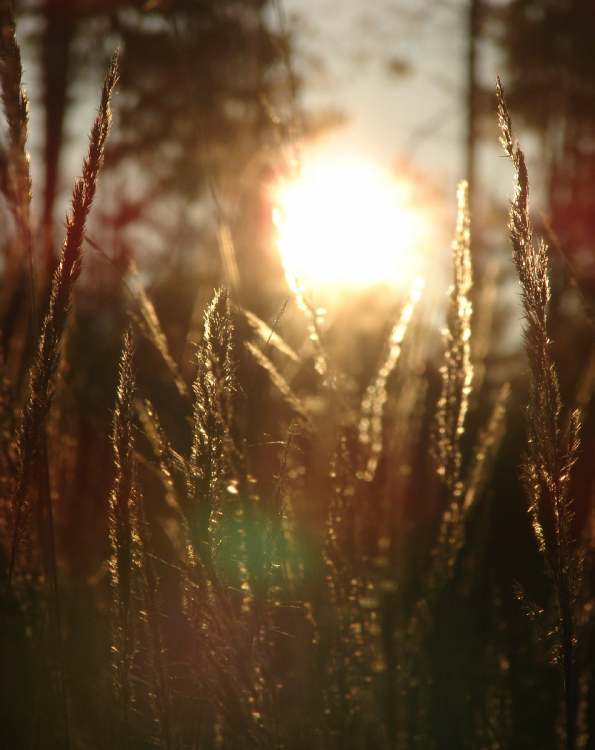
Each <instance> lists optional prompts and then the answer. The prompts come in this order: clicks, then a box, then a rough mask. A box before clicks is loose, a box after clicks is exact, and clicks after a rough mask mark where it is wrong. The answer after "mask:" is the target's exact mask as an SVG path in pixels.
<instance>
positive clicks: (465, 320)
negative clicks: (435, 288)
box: [434, 181, 473, 497]
mask: <svg viewBox="0 0 595 750" xmlns="http://www.w3.org/2000/svg"><path fill="white" fill-rule="evenodd" d="M468 200H469V199H468V186H467V183H466V182H465V181H462V182H461V183H460V184H459V187H458V190H457V205H458V211H457V226H456V234H455V239H454V242H453V246H452V260H453V272H454V273H453V284H452V286H451V288H450V304H449V308H448V315H447V327H446V330H445V332H444V337H445V340H446V352H445V363H444V365H443V367H442V368H441V375H442V389H441V393H440V399H439V401H438V406H437V409H436V426H435V439H434V450H435V454H436V459H437V462H438V474H439V475H440V477H441V478H442V479H443V481H444V484H445V485H446V487H447V488H448V490H449V492H450V493H451V494H452V496H453V497H460V495H461V493H462V492H463V484H462V477H461V472H462V454H461V438H462V435H463V432H464V430H465V417H466V415H467V409H468V406H469V395H470V393H471V384H472V382H473V365H472V364H471V346H470V339H471V312H472V307H471V300H470V298H469V292H470V291H471V286H472V283H473V276H472V271H471V253H470V217H469V202H468Z"/></svg>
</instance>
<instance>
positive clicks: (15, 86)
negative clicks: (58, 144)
mask: <svg viewBox="0 0 595 750" xmlns="http://www.w3.org/2000/svg"><path fill="white" fill-rule="evenodd" d="M22 75H23V68H22V64H21V52H20V49H19V45H18V43H17V40H16V36H15V19H14V13H13V4H12V2H11V0H0V85H1V91H2V103H3V105H4V112H5V115H6V121H7V123H8V141H9V143H8V153H7V164H6V167H7V176H6V180H5V181H3V189H4V191H5V193H6V198H7V201H8V205H9V207H10V210H11V213H12V215H13V216H14V219H15V224H16V227H17V231H18V233H19V242H20V243H21V249H22V250H23V252H24V255H25V256H26V258H27V262H28V264H29V269H28V270H29V274H30V283H31V292H32V293H34V290H35V281H34V277H33V249H32V246H31V226H30V221H29V213H30V205H31V175H30V172H29V155H28V153H27V128H28V123H29V102H28V99H27V94H26V92H25V89H24V88H23V85H22ZM34 303H35V298H34V297H33V298H32V299H31V304H32V305H33V304H34Z"/></svg>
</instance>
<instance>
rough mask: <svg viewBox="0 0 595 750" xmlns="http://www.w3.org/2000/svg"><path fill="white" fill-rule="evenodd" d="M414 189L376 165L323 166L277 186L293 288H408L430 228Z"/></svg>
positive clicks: (278, 221)
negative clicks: (414, 198)
mask: <svg viewBox="0 0 595 750" xmlns="http://www.w3.org/2000/svg"><path fill="white" fill-rule="evenodd" d="M411 201H412V196H411V190H410V189H409V186H408V185H407V184H406V183H404V182H400V181H399V180H398V179H396V178H395V177H394V176H393V175H391V174H390V173H389V172H387V171H384V170H382V169H380V168H378V167H376V166H374V165H372V164H369V163H366V162H363V161H355V160H345V159H342V160H341V161H320V162H317V163H315V164H312V165H307V166H305V167H303V168H302V171H301V173H300V174H299V176H298V177H297V178H296V179H294V180H288V181H285V182H283V183H281V184H279V185H278V187H277V189H276V193H275V198H274V202H275V208H274V211H273V220H274V223H275V226H276V229H277V241H278V247H279V252H280V254H281V259H282V262H283V265H284V267H285V271H286V273H287V275H288V279H289V280H290V283H292V284H295V283H299V284H300V285H304V286H306V287H313V288H316V287H329V286H334V287H337V286H339V287H365V286H372V285H375V284H386V285H389V286H398V287H403V286H404V285H408V284H409V283H410V281H411V278H412V277H413V276H414V275H416V274H417V273H419V272H420V270H421V269H420V256H421V245H422V244H423V240H424V234H425V225H424V222H423V220H422V216H421V215H420V214H419V213H418V211H416V209H415V208H414V207H413V206H412V205H411Z"/></svg>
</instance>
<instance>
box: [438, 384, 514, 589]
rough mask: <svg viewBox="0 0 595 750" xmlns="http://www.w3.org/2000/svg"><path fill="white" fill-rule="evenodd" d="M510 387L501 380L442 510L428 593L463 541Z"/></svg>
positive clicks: (445, 577) (441, 580)
mask: <svg viewBox="0 0 595 750" xmlns="http://www.w3.org/2000/svg"><path fill="white" fill-rule="evenodd" d="M509 396H510V386H509V384H508V383H505V384H504V385H503V386H502V387H501V388H500V390H499V392H498V394H497V396H496V400H495V402H494V405H493V407H492V410H491V412H490V415H489V417H488V420H487V423H486V426H485V428H484V429H483V430H482V431H481V433H480V435H479V439H478V441H477V445H476V446H475V449H474V452H473V456H472V458H471V463H470V466H469V470H468V472H467V473H466V475H465V477H464V479H462V480H461V487H462V489H461V494H459V495H457V496H454V497H453V498H452V499H451V502H450V503H449V505H448V507H447V509H446V510H445V512H444V514H443V516H442V521H441V524H440V530H439V532H438V539H437V542H436V546H435V547H434V550H433V552H432V565H431V568H430V573H429V589H430V595H432V594H433V593H434V592H438V591H439V590H441V589H442V588H443V587H444V586H445V585H446V584H447V583H448V581H449V580H450V578H451V576H452V573H453V571H454V566H455V563H456V561H457V558H458V556H459V554H460V552H461V550H462V549H463V545H464V544H465V527H466V522H467V518H468V515H469V512H470V511H471V509H472V508H473V506H474V504H475V501H476V500H477V498H478V496H479V494H480V492H481V490H482V488H483V486H484V483H485V480H486V477H487V474H488V471H489V467H490V465H491V464H492V462H493V460H494V458H495V456H496V453H497V451H498V448H499V447H500V443H501V441H502V437H503V435H504V426H505V417H506V404H507V402H508V398H509Z"/></svg>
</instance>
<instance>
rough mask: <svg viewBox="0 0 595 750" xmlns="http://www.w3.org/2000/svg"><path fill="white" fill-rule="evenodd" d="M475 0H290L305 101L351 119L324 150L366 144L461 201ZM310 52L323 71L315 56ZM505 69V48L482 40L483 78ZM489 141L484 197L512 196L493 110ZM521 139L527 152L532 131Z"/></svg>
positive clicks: (491, 79) (484, 152)
mask: <svg viewBox="0 0 595 750" xmlns="http://www.w3.org/2000/svg"><path fill="white" fill-rule="evenodd" d="M503 1H504V0H503ZM468 6H469V3H468V0H373V2H365V1H363V0H284V2H283V7H284V8H285V11H286V14H287V17H288V19H289V26H290V28H292V29H293V30H294V42H295V44H296V47H297V49H296V66H297V67H298V68H299V69H300V71H301V72H303V74H304V77H305V86H304V90H303V94H302V103H303V106H304V107H305V108H306V109H307V108H312V109H316V108H317V107H337V108H339V109H341V110H342V111H344V113H345V114H346V115H347V117H348V118H349V119H348V123H347V124H346V125H345V126H344V127H342V128H341V129H339V130H336V131H334V132H333V133H332V134H330V135H329V137H328V138H327V139H326V142H325V149H326V148H328V149H331V150H332V151H337V152H341V151H356V152H360V153H363V154H366V155H368V156H369V158H371V159H373V160H375V161H378V162H380V163H382V164H384V165H386V164H394V163H395V162H399V161H401V160H404V161H406V162H413V163H414V165H415V166H416V167H417V168H419V170H420V171H421V172H422V174H425V175H427V177H428V178H430V179H432V180H433V181H434V182H436V183H437V184H439V185H440V186H441V187H442V188H444V189H445V190H446V191H450V192H452V195H453V201H454V190H455V186H456V183H457V182H458V180H460V179H461V178H462V177H464V167H465V163H464V153H463V143H464V138H465V129H466V123H465V112H466V85H465V81H466V68H465V64H466V54H467V39H466V31H467V13H468ZM311 58H314V59H318V60H319V61H320V63H321V70H320V71H318V72H317V71H316V70H313V69H312V66H311V65H309V64H308V61H309V59H311ZM391 62H394V63H397V66H398V65H399V64H401V63H402V65H403V74H401V75H399V74H395V73H391V72H390V70H389V67H390V63H391ZM498 73H500V74H501V75H502V74H503V66H502V63H501V59H500V55H499V54H498V52H497V51H496V50H495V49H494V47H493V45H491V44H490V43H489V42H486V41H483V42H482V44H481V49H480V55H479V76H480V80H481V81H482V82H484V83H485V84H486V85H488V86H490V85H495V79H496V74H498ZM504 80H505V75H504ZM491 141H492V139H490V138H488V140H487V142H486V144H485V145H483V146H482V148H481V154H480V159H479V163H480V173H479V177H480V182H481V187H480V189H479V192H480V193H481V194H482V195H480V200H479V202H478V203H479V204H481V203H485V202H487V201H488V200H493V199H494V198H495V199H496V200H497V201H498V202H502V201H505V200H506V199H507V196H508V195H509V191H510V189H511V179H512V176H511V171H510V168H509V165H508V164H507V162H506V160H505V159H503V158H502V152H501V151H500V147H499V144H498V142H497V132H496V116H495V113H494V129H493V143H492V142H491ZM524 145H525V147H526V149H528V150H529V152H530V151H531V147H530V145H531V144H530V143H527V139H525V138H524ZM529 156H530V154H529ZM482 199H483V200H482Z"/></svg>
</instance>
